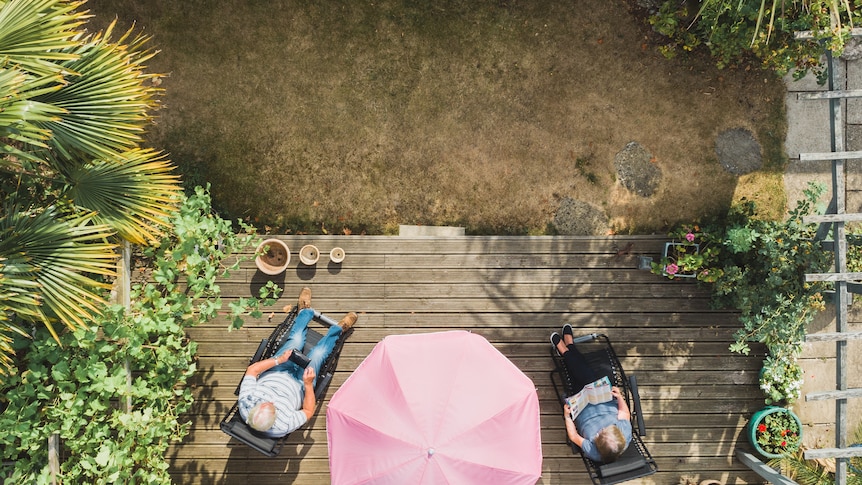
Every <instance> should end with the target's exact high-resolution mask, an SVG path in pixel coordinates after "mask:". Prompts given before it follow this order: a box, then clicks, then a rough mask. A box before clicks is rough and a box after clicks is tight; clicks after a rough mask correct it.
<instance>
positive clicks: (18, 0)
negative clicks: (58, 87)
mask: <svg viewBox="0 0 862 485" xmlns="http://www.w3.org/2000/svg"><path fill="white" fill-rule="evenodd" d="M83 3H84V2H83V1H73V2H69V1H64V0H8V1H6V2H3V3H2V5H0V67H5V68H10V67H14V68H17V69H21V70H23V71H26V72H29V73H32V74H34V75H36V76H53V75H57V74H60V72H61V70H62V69H63V67H62V66H60V65H59V64H58V61H69V60H72V59H74V58H75V56H76V55H77V54H75V53H74V52H69V51H68V49H70V48H72V47H73V46H75V45H76V43H77V42H76V41H75V40H74V39H73V38H74V36H75V35H76V34H77V33H78V27H79V26H81V25H82V24H83V23H84V22H85V19H86V18H87V15H86V12H78V11H77V9H78V7H79V6H81V5H82V4H83Z"/></svg>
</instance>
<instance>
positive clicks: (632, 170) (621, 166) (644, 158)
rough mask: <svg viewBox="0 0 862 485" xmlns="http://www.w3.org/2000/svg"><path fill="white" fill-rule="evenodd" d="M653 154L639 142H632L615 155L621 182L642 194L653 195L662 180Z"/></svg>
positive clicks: (636, 192)
mask: <svg viewBox="0 0 862 485" xmlns="http://www.w3.org/2000/svg"><path fill="white" fill-rule="evenodd" d="M654 161H655V160H654V158H653V156H652V154H651V153H650V152H649V151H648V150H647V149H646V148H644V147H643V146H642V145H641V144H640V143H638V142H634V141H633V142H630V143H629V144H628V145H626V146H625V148H623V149H622V151H620V152H619V153H617V154H616V156H615V157H614V168H615V169H616V170H617V178H618V179H619V181H620V183H621V184H622V185H623V187H625V188H626V189H628V190H629V191H631V192H634V193H635V194H637V195H639V196H641V197H649V196H651V195H653V194H654V193H655V191H656V189H657V188H658V185H659V183H660V182H661V177H662V174H661V169H660V168H658V166H657V165H656V164H655V163H654Z"/></svg>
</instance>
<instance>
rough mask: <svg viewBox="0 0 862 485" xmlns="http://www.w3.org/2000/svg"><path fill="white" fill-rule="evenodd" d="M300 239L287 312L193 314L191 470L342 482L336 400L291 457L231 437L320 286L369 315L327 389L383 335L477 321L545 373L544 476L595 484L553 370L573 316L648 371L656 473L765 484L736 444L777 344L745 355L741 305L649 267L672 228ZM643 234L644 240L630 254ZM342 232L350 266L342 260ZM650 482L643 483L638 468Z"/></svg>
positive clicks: (344, 306) (253, 279)
mask: <svg viewBox="0 0 862 485" xmlns="http://www.w3.org/2000/svg"><path fill="white" fill-rule="evenodd" d="M283 239H284V240H285V241H286V242H287V244H288V245H289V246H290V248H291V251H292V253H293V258H292V260H291V264H290V267H289V268H288V270H287V272H286V273H285V274H283V275H281V276H279V277H276V278H275V281H276V282H277V283H278V284H279V285H281V286H282V287H283V288H284V295H283V297H282V298H281V300H280V301H279V303H278V304H277V305H276V306H274V307H273V311H275V316H274V317H273V318H272V321H271V322H270V321H268V320H267V319H266V318H263V319H261V320H259V321H248V322H247V324H246V326H245V327H244V328H243V329H241V330H238V331H234V332H230V333H229V332H228V331H227V330H226V327H227V323H226V322H225V321H218V322H214V323H212V324H210V325H207V326H202V327H198V328H196V329H193V330H192V331H191V332H190V333H191V337H192V338H193V339H194V340H196V341H198V343H199V355H200V361H199V363H198V368H199V373H198V376H197V377H196V379H195V382H194V385H195V387H196V392H195V393H196V403H195V406H194V415H192V416H191V419H192V421H193V423H192V428H191V433H190V435H189V436H188V438H187V439H186V441H185V442H184V443H183V444H181V445H178V446H175V447H173V448H172V449H171V450H170V451H169V458H170V460H171V463H172V473H173V474H174V475H175V479H176V481H177V482H178V483H228V484H232V483H237V484H265V483H296V484H322V483H328V482H329V466H328V458H327V446H326V423H325V421H326V420H325V407H326V402H324V403H323V405H322V407H321V408H320V410H319V412H318V413H317V415H316V416H315V418H314V419H313V420H312V422H311V424H310V426H309V427H307V428H306V429H305V430H304V431H303V432H296V433H293V434H292V435H291V437H290V440H289V443H288V445H287V446H286V447H285V449H284V450H283V451H282V453H281V455H280V456H279V457H277V458H272V459H270V458H265V457H264V456H262V455H259V454H257V453H256V452H254V451H252V450H250V449H249V448H246V447H245V446H242V445H239V444H238V443H236V442H233V441H230V440H229V438H228V436H227V435H225V434H223V433H221V432H220V431H219V427H218V423H219V420H220V419H221V418H222V416H223V415H224V414H225V412H226V411H227V410H228V408H229V407H230V406H231V404H232V403H233V400H234V395H233V390H234V389H235V387H236V385H237V383H238V382H239V379H240V378H241V376H242V373H243V371H244V369H245V367H246V365H247V363H248V358H249V356H251V354H252V353H253V352H254V350H255V348H256V347H257V344H258V342H259V341H260V339H262V338H264V337H266V336H268V335H269V333H270V332H271V331H272V328H274V325H275V324H277V323H278V322H280V321H281V319H282V318H283V313H282V311H281V308H282V307H283V306H284V305H285V304H288V303H293V302H295V300H296V296H297V295H298V294H299V290H300V289H301V288H302V287H303V286H309V287H311V289H312V292H313V303H314V307H315V308H317V309H319V310H321V311H322V312H324V313H326V314H328V315H330V316H333V317H336V318H340V316H341V315H343V314H344V313H345V312H347V311H351V310H352V311H356V312H357V313H359V314H360V318H359V321H358V323H357V325H356V328H355V332H354V333H353V335H352V337H351V338H350V339H349V340H348V341H347V343H346V345H345V347H344V352H343V354H342V358H341V361H340V363H339V367H338V373H337V375H336V378H335V380H334V382H333V384H332V387H331V388H330V389H329V393H328V395H327V398H329V397H331V396H332V394H333V393H334V392H335V391H336V390H337V389H338V387H339V385H340V384H341V383H343V382H344V380H345V379H346V378H347V376H349V375H350V373H351V371H352V370H353V369H355V368H356V366H357V365H358V364H359V363H360V362H361V361H362V359H363V358H364V357H365V356H366V355H367V354H368V353H369V352H370V351H371V349H372V347H373V346H374V345H375V344H376V343H377V342H378V341H380V340H381V339H382V338H383V337H385V336H387V335H391V334H403V333H420V332H433V331H441V330H448V329H468V330H471V331H473V332H475V333H478V334H480V335H482V336H484V337H486V338H487V339H488V340H489V341H490V342H491V343H493V344H494V345H495V346H496V347H497V348H498V349H499V350H500V351H501V352H503V353H504V354H505V355H506V356H508V357H509V358H510V359H511V360H512V361H513V362H514V363H515V364H516V365H517V366H518V367H519V368H520V369H522V370H523V371H524V372H525V373H526V374H527V375H528V376H529V377H530V378H532V379H533V381H534V382H535V384H536V386H537V388H538V393H539V398H540V400H541V409H542V419H541V422H542V451H543V453H544V463H543V474H542V479H541V481H540V483H544V484H558V483H567V484H578V483H588V478H587V476H586V475H585V472H584V467H583V464H582V463H581V461H580V458H579V457H577V456H574V455H572V453H571V451H570V449H569V448H568V447H567V446H566V445H565V441H564V439H565V432H564V428H563V422H562V419H561V417H560V407H559V405H558V404H557V401H556V400H555V396H554V393H553V389H552V387H551V385H550V379H549V371H550V370H551V368H552V362H551V359H550V357H549V343H548V335H549V334H550V332H552V331H554V330H557V329H559V328H560V325H561V324H563V323H565V322H569V323H571V324H572V325H573V326H574V327H576V333H588V332H601V333H605V334H607V335H608V336H609V337H610V338H611V341H612V342H613V344H614V348H615V349H616V350H617V352H618V354H619V355H620V358H621V360H622V363H623V366H624V368H625V369H626V371H627V372H628V373H630V374H634V375H637V376H638V381H639V384H640V386H641V397H642V399H643V405H644V414H645V417H646V425H647V435H646V437H645V441H646V443H647V446H648V447H649V449H650V451H651V452H652V454H653V455H654V456H655V457H656V460H657V461H658V465H659V468H660V471H659V473H657V474H656V475H654V476H652V477H650V478H648V479H645V480H642V481H641V482H640V483H648V484H661V485H668V484H671V485H675V484H677V483H680V478H681V477H683V476H690V477H693V478H697V479H698V481H697V483H699V482H700V481H702V480H706V479H715V480H719V481H720V482H721V483H723V484H733V483H761V482H762V480H760V479H759V478H758V477H757V476H756V475H755V474H754V473H753V472H751V471H749V470H748V469H747V468H745V467H744V466H743V465H742V464H741V463H739V462H738V461H736V459H735V458H734V451H735V449H736V447H737V446H746V447H747V443H746V442H745V438H744V436H743V434H742V429H743V427H744V426H745V422H746V419H747V417H748V416H749V415H750V414H751V413H752V412H753V411H755V410H757V409H759V408H760V407H761V406H762V403H763V397H762V395H761V393H760V391H759V389H758V388H757V373H758V371H759V369H760V366H761V360H762V358H763V356H762V352H760V353H759V352H758V351H759V350H760V349H755V354H756V355H751V356H747V357H746V356H740V355H736V354H731V353H730V352H729V351H728V345H729V344H730V342H731V341H732V334H733V332H734V330H735V328H736V327H737V319H736V317H735V315H734V314H733V313H730V312H723V311H715V310H713V309H711V308H710V306H709V297H708V293H707V292H706V291H704V290H703V289H701V288H699V287H698V285H697V284H695V283H693V282H691V281H683V280H675V281H670V280H666V279H663V278H660V277H657V276H655V275H653V274H651V273H649V272H648V271H643V270H638V269H637V256H638V255H649V256H652V257H654V258H657V257H658V255H659V253H660V250H661V247H662V245H663V242H664V240H665V238H663V237H658V236H656V237H651V236H649V237H609V238H582V237H469V236H468V237H460V238H401V237H384V236H373V237H370V236H349V237H345V236H341V237H337V236H291V237H283ZM307 243H313V244H315V245H317V246H318V247H319V248H320V250H321V252H322V253H323V254H322V256H321V260H320V262H318V264H317V265H316V266H315V267H305V266H301V265H299V266H298V265H297V263H298V257H297V255H296V253H297V251H298V250H299V248H300V247H301V246H302V245H304V244H307ZM629 243H633V247H632V248H631V252H630V254H621V255H618V254H617V253H618V251H619V250H620V249H623V250H624V249H625V248H626V247H627V245H628V244H629ZM334 246H340V247H342V248H344V249H345V251H346V253H347V258H346V260H345V261H344V263H342V264H341V265H332V264H330V263H329V259H328V252H329V250H330V249H331V248H332V247H334ZM264 276H265V275H263V274H262V273H259V272H257V271H256V268H255V267H254V263H253V262H248V263H246V264H245V265H244V266H243V269H242V270H240V271H236V272H234V273H233V274H232V275H231V278H230V280H228V281H223V282H222V283H221V287H222V292H223V293H224V294H225V295H226V296H227V297H234V298H235V297H240V296H249V295H251V294H252V292H255V293H256V289H257V288H258V287H259V286H260V285H262V284H264V283H265V282H266V281H267V280H266V279H265V278H264ZM632 483H637V482H632Z"/></svg>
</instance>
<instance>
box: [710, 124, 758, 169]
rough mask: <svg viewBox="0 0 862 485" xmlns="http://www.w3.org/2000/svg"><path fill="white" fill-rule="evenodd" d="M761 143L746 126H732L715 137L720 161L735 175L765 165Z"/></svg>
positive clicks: (716, 151) (716, 150)
mask: <svg viewBox="0 0 862 485" xmlns="http://www.w3.org/2000/svg"><path fill="white" fill-rule="evenodd" d="M760 152H761V150H760V143H758V142H757V139H755V138H754V135H753V134H752V133H751V132H750V131H748V130H746V129H745V128H732V129H730V130H725V131H722V132H721V133H719V135H718V138H716V139H715V154H716V155H718V163H720V164H721V166H722V167H724V169H725V170H727V171H728V172H730V173H732V174H734V175H745V174H747V173H751V172H754V171H756V170H760V167H762V166H763V156H762V155H761V153H760Z"/></svg>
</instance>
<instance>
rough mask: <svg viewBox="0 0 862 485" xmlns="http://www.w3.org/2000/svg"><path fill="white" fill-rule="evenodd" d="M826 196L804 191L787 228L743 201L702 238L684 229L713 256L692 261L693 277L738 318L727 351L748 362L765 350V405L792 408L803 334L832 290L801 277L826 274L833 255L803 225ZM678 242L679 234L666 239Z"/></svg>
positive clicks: (814, 189) (812, 228) (819, 190)
mask: <svg viewBox="0 0 862 485" xmlns="http://www.w3.org/2000/svg"><path fill="white" fill-rule="evenodd" d="M824 191H825V187H824V186H822V185H816V184H809V186H808V188H807V189H806V190H805V191H804V195H805V196H804V198H803V199H802V200H800V201H799V202H798V203H797V206H796V207H795V208H794V209H793V210H792V211H791V212H790V213H789V216H788V217H787V219H786V220H784V221H771V220H764V219H760V218H758V217H757V210H756V207H755V205H754V203H753V202H750V201H743V202H740V203H738V204H735V205H734V206H733V207H731V209H730V211H729V212H728V215H727V217H726V219H725V220H724V221H723V222H722V223H721V224H715V225H713V226H712V228H711V229H709V230H707V231H694V232H692V231H691V229H689V228H687V227H683V228H682V229H681V230H682V231H683V232H685V231H688V232H685V235H686V236H685V237H687V239H686V240H689V239H690V240H689V242H693V241H697V240H701V241H704V242H708V243H709V244H708V246H707V247H709V248H712V250H713V251H711V252H710V253H709V257H708V258H705V259H698V260H697V261H695V262H696V263H697V264H696V265H695V266H694V269H695V271H696V272H697V274H698V280H699V281H702V282H705V283H709V284H711V289H712V295H713V303H714V304H715V306H717V307H722V308H734V309H736V310H738V311H739V312H740V316H739V319H740V323H741V328H740V329H739V330H738V331H737V332H736V333H735V335H734V338H735V341H734V342H733V344H731V346H730V350H731V351H733V352H737V353H741V354H745V355H748V354H749V353H750V351H751V348H750V343H752V342H759V343H762V344H765V346H766V349H767V357H766V360H765V361H764V364H763V369H762V372H761V376H760V386H761V389H762V390H763V391H764V394H765V395H766V402H767V404H771V403H785V404H790V403H792V402H794V401H795V400H796V399H798V398H799V394H800V389H801V387H802V369H801V367H800V366H799V363H798V357H799V355H800V354H801V352H802V343H803V342H804V339H805V329H806V326H807V325H808V324H809V323H810V322H811V321H812V319H813V318H814V316H815V315H816V313H817V312H818V311H820V310H822V309H823V308H824V307H825V304H824V300H823V292H824V291H825V290H827V289H829V285H828V284H827V283H823V282H806V281H805V273H820V272H824V271H826V270H827V268H829V266H830V264H831V263H832V258H831V254H830V253H828V252H826V251H823V250H822V248H821V247H820V243H819V241H817V240H815V239H814V236H815V232H816V230H817V226H816V225H814V224H804V223H803V222H802V218H803V216H805V215H808V214H811V213H812V212H813V211H814V210H815V204H816V203H817V201H818V200H819V198H820V196H821V195H822V194H823V192H824ZM680 234H681V233H680V232H679V230H678V231H675V232H672V233H671V236H672V237H679V235H680ZM661 264H662V263H659V265H658V266H661ZM658 269H661V268H658ZM653 270H654V271H657V268H656V267H655V266H654V268H653ZM665 271H666V270H665ZM671 276H672V275H671Z"/></svg>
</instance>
